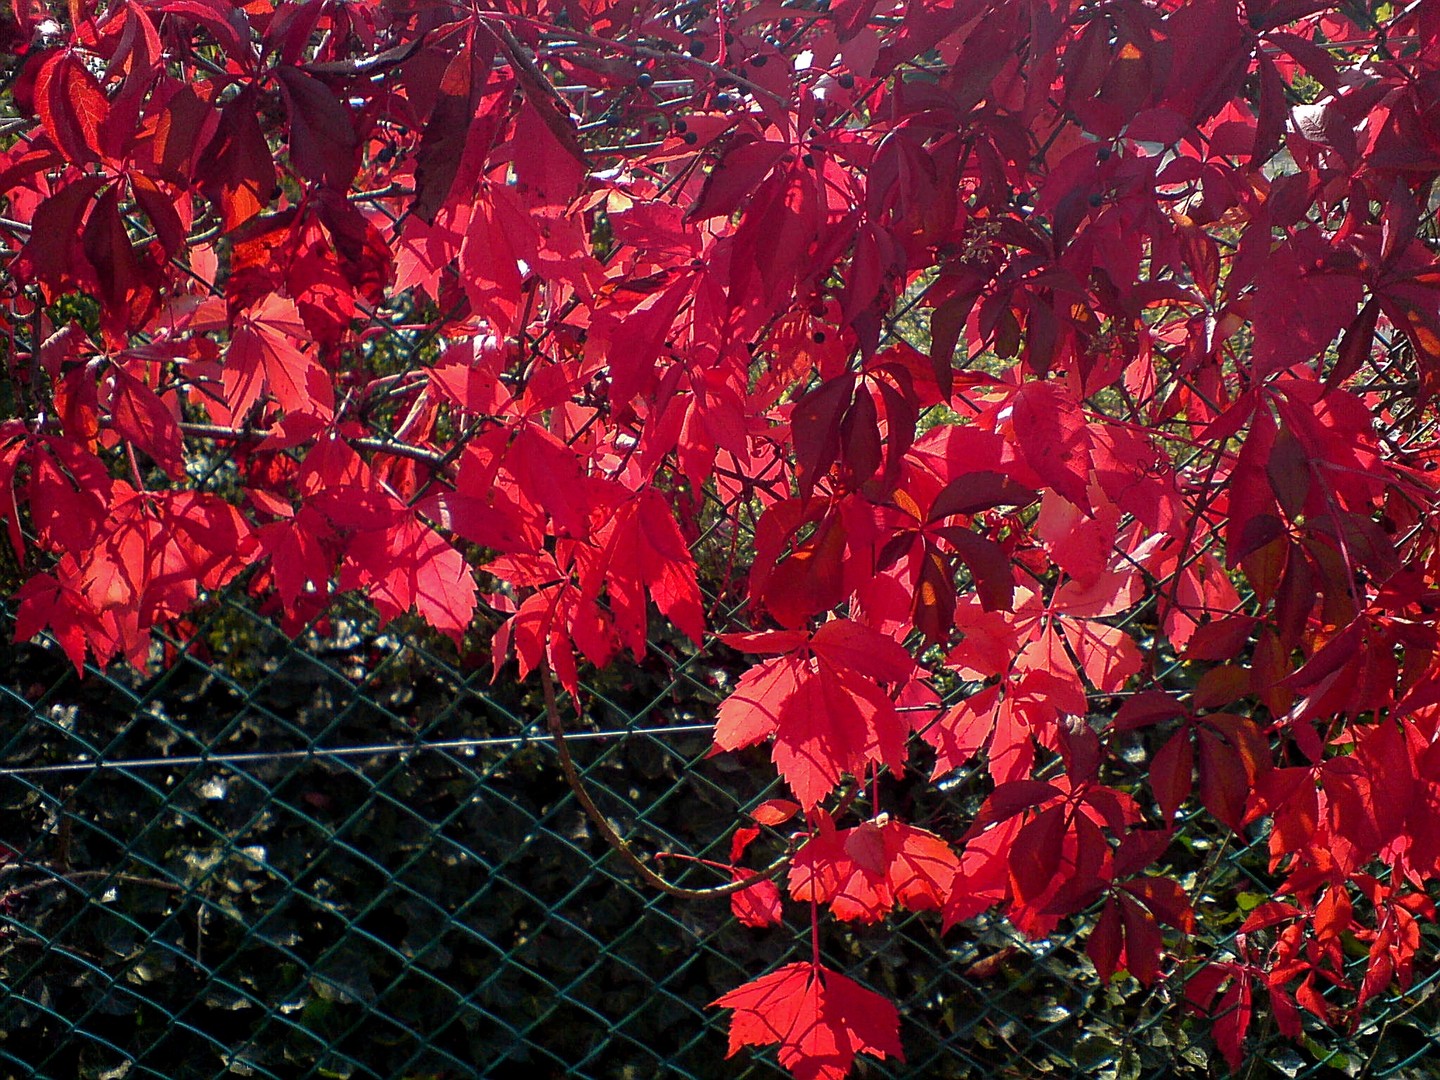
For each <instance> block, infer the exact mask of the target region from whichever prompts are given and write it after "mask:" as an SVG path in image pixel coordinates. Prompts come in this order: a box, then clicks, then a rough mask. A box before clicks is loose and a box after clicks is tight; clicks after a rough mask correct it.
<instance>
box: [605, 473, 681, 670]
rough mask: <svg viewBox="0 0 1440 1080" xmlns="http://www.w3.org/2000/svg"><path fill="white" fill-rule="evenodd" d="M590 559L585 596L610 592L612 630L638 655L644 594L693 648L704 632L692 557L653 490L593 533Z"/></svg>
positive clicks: (668, 510)
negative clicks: (602, 590) (688, 640)
mask: <svg viewBox="0 0 1440 1080" xmlns="http://www.w3.org/2000/svg"><path fill="white" fill-rule="evenodd" d="M595 542H596V548H594V549H592V550H594V551H595V553H596V554H595V556H594V558H592V559H591V560H590V567H589V569H588V571H587V573H585V574H584V581H583V587H584V589H585V592H586V595H588V596H592V597H593V596H597V595H598V594H599V592H600V589H601V586H602V585H603V586H604V588H605V589H606V590H607V591H608V592H609V594H610V606H611V609H612V611H613V612H614V616H615V627H616V629H617V630H619V631H620V635H621V639H622V640H623V641H624V642H625V644H626V645H628V646H629V647H630V651H631V652H632V653H634V654H635V655H636V656H637V657H638V656H643V655H644V653H645V628H646V623H647V619H646V613H645V594H646V592H648V593H649V594H650V596H651V597H652V598H653V599H654V601H655V606H656V607H657V608H659V609H660V613H661V614H662V615H664V616H665V617H666V618H668V619H669V620H670V621H671V622H673V623H674V624H675V625H676V626H677V627H678V628H679V629H680V630H681V632H682V633H684V634H685V636H686V637H688V638H689V639H690V640H691V641H693V642H695V644H697V645H698V644H700V639H701V637H702V636H703V635H704V632H705V613H704V611H703V609H702V608H701V606H700V586H699V584H698V583H697V581H696V579H695V559H694V557H693V556H692V555H691V554H690V548H689V546H688V545H687V544H686V543H685V537H684V536H682V535H681V533H680V527H679V526H678V525H676V524H675V516H674V511H673V510H672V508H671V506H670V504H669V503H668V502H666V500H665V497H664V496H663V495H662V494H661V493H660V492H659V491H656V490H655V489H654V488H647V489H646V490H645V491H644V492H642V493H641V495H640V496H639V497H638V498H636V499H633V500H631V501H630V502H628V503H626V504H625V505H623V506H621V507H620V508H619V509H618V510H617V512H616V514H615V516H614V517H613V518H612V519H611V520H610V522H609V523H608V524H607V525H605V526H603V527H602V528H601V529H599V530H597V532H596V535H595Z"/></svg>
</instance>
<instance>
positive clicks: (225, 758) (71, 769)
mask: <svg viewBox="0 0 1440 1080" xmlns="http://www.w3.org/2000/svg"><path fill="white" fill-rule="evenodd" d="M714 730H715V725H714V724H676V725H674V726H673V727H663V728H621V729H618V730H615V731H577V732H574V733H573V734H567V735H566V736H565V739H566V741H567V742H581V741H584V740H587V739H620V738H626V737H628V736H632V735H650V736H661V735H688V734H694V733H696V732H701V731H714ZM549 742H550V736H549V735H548V734H547V733H545V732H536V733H535V734H533V735H528V734H527V735H508V736H496V737H494V738H486V739H446V740H443V741H441V742H418V743H403V744H401V743H380V744H376V745H374V746H337V747H314V748H311V749H308V750H274V751H262V750H251V751H248V752H245V753H239V754H193V755H188V756H182V757H151V758H130V759H128V760H125V759H121V760H116V761H103V760H102V761H71V762H66V763H63V764H59V765H29V766H21V767H20V768H13V769H12V768H0V777H6V776H14V777H24V776H54V775H56V774H58V773H77V772H98V771H100V770H102V769H111V770H121V771H123V770H128V769H159V768H165V767H166V766H170V767H175V766H182V765H244V764H254V763H258V762H267V761H301V760H304V759H306V758H347V757H383V756H388V755H391V754H411V753H416V752H418V751H425V750H481V749H486V748H493V747H516V746H525V745H526V744H528V743H536V744H548V743H549Z"/></svg>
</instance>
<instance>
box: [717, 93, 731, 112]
mask: <svg viewBox="0 0 1440 1080" xmlns="http://www.w3.org/2000/svg"><path fill="white" fill-rule="evenodd" d="M734 104H735V99H734V98H733V97H731V96H730V95H729V94H716V95H715V107H716V108H717V109H728V108H730V106H731V105H734Z"/></svg>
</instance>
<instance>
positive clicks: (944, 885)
mask: <svg viewBox="0 0 1440 1080" xmlns="http://www.w3.org/2000/svg"><path fill="white" fill-rule="evenodd" d="M959 873H960V861H959V859H958V858H957V857H956V855H955V853H954V851H952V850H951V848H950V845H949V844H947V843H945V841H943V840H941V839H940V837H938V836H936V835H935V834H934V833H932V832H928V831H927V830H925V829H920V828H917V827H915V826H913V825H909V824H907V823H905V822H903V821H898V820H894V819H889V820H876V821H867V822H863V823H861V824H860V825H857V826H855V827H854V828H851V829H836V828H835V827H834V825H833V823H832V822H831V820H830V818H829V815H824V814H822V816H821V818H820V828H819V831H818V832H816V833H815V834H814V835H813V836H812V837H811V838H810V840H809V841H807V842H806V844H805V846H804V847H802V848H801V849H800V850H799V852H797V853H796V855H795V858H794V860H793V862H792V863H791V866H790V873H789V877H788V882H787V883H788V885H789V888H790V895H791V896H792V897H794V898H795V899H796V900H810V901H814V902H816V903H822V904H829V905H830V909H831V911H832V912H833V913H834V915H835V916H836V917H837V918H840V919H858V920H860V921H862V922H876V921H878V920H879V919H881V918H883V917H884V916H885V915H887V914H889V912H890V910H891V909H892V908H893V907H894V906H895V905H896V904H900V905H902V906H904V907H906V908H909V909H910V910H911V911H939V910H940V909H941V908H942V907H943V906H944V904H945V902H946V901H947V900H948V899H949V898H950V893H951V890H952V889H953V888H954V885H955V880H956V878H957V876H958V875H959Z"/></svg>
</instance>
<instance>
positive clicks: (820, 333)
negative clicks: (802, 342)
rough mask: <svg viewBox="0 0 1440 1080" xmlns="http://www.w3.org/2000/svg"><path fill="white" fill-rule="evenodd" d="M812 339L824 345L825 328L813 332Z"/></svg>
mask: <svg viewBox="0 0 1440 1080" xmlns="http://www.w3.org/2000/svg"><path fill="white" fill-rule="evenodd" d="M810 340H812V341H813V342H815V344H816V345H824V344H825V331H824V330H816V331H815V333H813V334H811V335H810Z"/></svg>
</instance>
